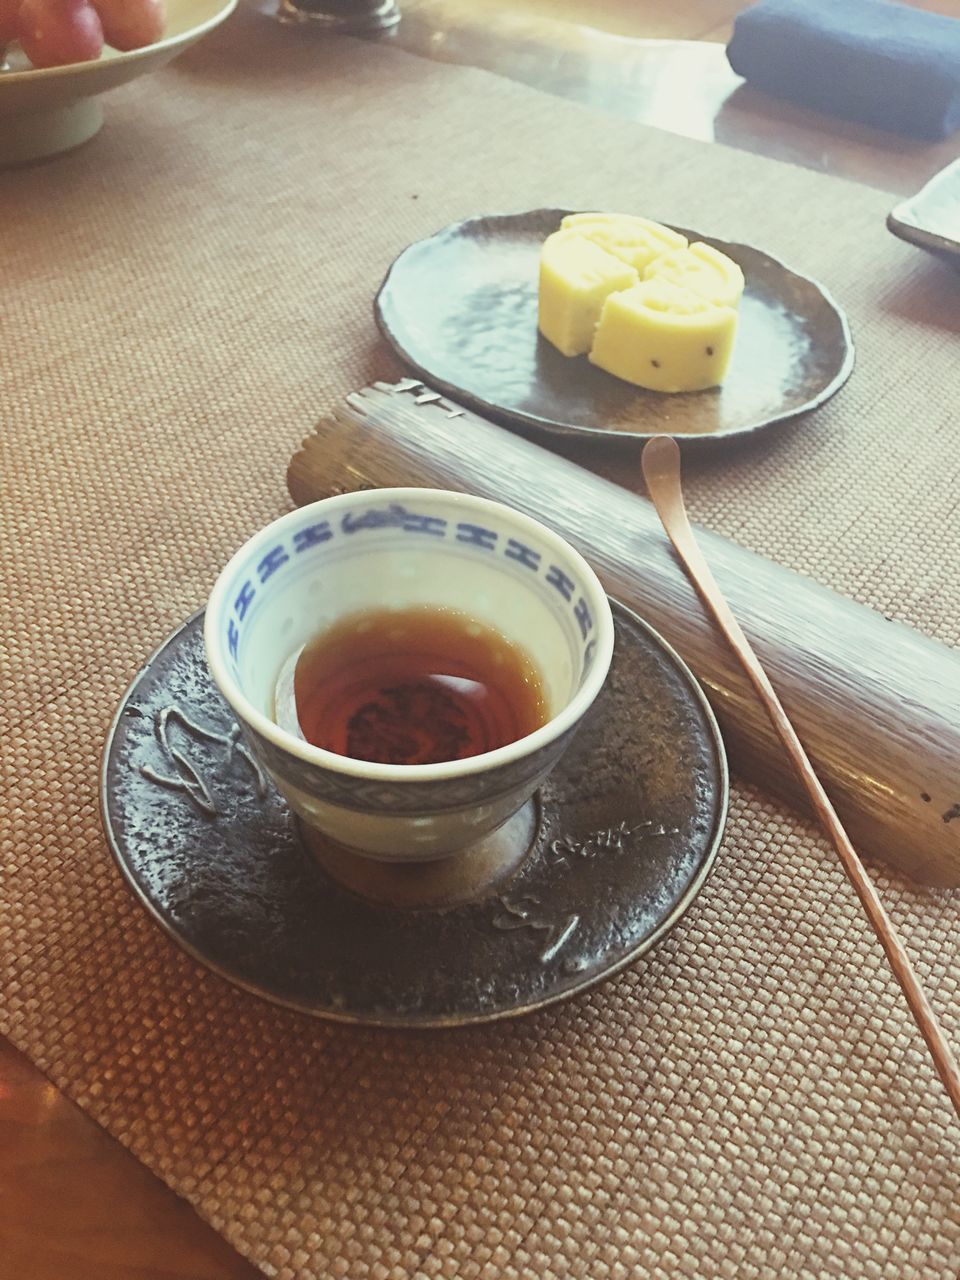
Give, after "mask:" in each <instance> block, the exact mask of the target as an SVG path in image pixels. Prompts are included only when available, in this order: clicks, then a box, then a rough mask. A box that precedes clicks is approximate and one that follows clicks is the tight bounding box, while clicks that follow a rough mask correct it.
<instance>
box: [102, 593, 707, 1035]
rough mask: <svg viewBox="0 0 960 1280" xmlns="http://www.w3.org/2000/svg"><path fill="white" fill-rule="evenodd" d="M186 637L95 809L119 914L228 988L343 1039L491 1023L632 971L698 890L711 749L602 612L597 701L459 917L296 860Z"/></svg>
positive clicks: (295, 841) (657, 674)
mask: <svg viewBox="0 0 960 1280" xmlns="http://www.w3.org/2000/svg"><path fill="white" fill-rule="evenodd" d="M202 617H203V616H202V614H196V615H195V616H194V617H193V618H191V619H190V621H189V622H187V623H186V624H185V625H184V626H183V627H181V628H180V630H178V631H177V632H175V633H174V634H173V635H172V636H171V637H170V639H169V640H167V641H166V643H165V644H164V645H163V646H162V647H161V648H160V649H158V650H157V652H156V653H155V654H154V655H153V657H152V658H151V659H150V660H149V662H148V663H147V665H146V666H145V667H144V668H143V670H142V671H141V672H140V674H139V675H138V676H137V677H136V679H135V680H134V682H133V684H132V685H131V687H130V689H129V690H128V691H127V693H126V695H125V697H124V699H123V701H122V703H121V706H120V708H119V710H118V712H117V716H116V719H115V721H114V724H113V726H112V729H111V731H110V735H109V738H108V740H107V745H106V750H105V753H104V761H103V774H102V782H101V805H102V811H103V822H104V827H105V830H106V833H107V838H108V840H109V843H110V847H111V849H112V851H113V854H114V857H115V858H116V860H117V863H118V865H119V867H120V870H121V871H122V872H123V875H124V876H125V877H126V879H127V881H128V883H129V885H130V887H131V888H132V890H133V892H134V894H135V895H136V896H137V898H139V900H140V902H141V903H142V904H143V905H144V906H145V907H146V909H147V910H148V911H149V912H150V914H151V915H152V916H153V917H154V918H155V919H156V920H157V921H158V922H159V923H160V924H161V925H162V926H163V928H164V929H166V931H167V932H168V933H169V934H170V936H171V937H172V938H173V939H174V940H175V941H176V942H177V943H179V945H180V946H182V947H183V948H184V949H185V950H186V951H188V952H189V953H190V954H191V955H192V956H194V958H195V959H197V960H199V961H200V962H201V963H202V964H205V965H207V966H208V967H209V968H211V969H213V970H214V971H215V972H217V973H219V974H221V975H222V976H223V977H225V978H227V979H229V980H230V981H231V982H234V983H236V984H237V985H238V986H241V987H243V988H245V989H247V990H248V991H252V992H254V993H256V994H257V995H260V996H263V997H265V998H266V999H268V1000H273V1001H275V1002H277V1003H278V1004H283V1005H288V1006H290V1007H291V1008H294V1009H299V1010H302V1011H303V1012H305V1013H310V1014H315V1015H319V1016H322V1017H329V1018H335V1019H339V1020H342V1021H348V1022H363V1023H372V1024H379V1025H391V1026H407V1027H426V1026H452V1025H460V1024H465V1023H470V1022H481V1021H486V1020H490V1019H494V1018H501V1017H507V1016H510V1015H513V1014H519V1013H523V1012H525V1011H527V1010H530V1009H535V1008H538V1007H539V1006H541V1005H545V1004H550V1003H552V1002H553V1001H556V1000H561V999H564V998H565V997H566V996H570V995H573V994H574V993H575V992H577V991H582V990H583V989H584V988H586V987H589V986H591V985H592V984H594V983H595V982H598V981H599V980H600V979H601V978H603V977H605V976H607V975H609V974H611V973H615V972H616V971H617V970H618V969H620V968H622V967H623V966H624V965H626V964H629V963H630V962H631V961H632V960H635V959H636V958H637V957H638V956H640V955H642V954H643V953H644V952H645V951H647V950H648V949H649V948H650V947H652V946H653V945H654V944H655V943H656V942H657V941H658V940H659V939H660V938H662V937H663V936H664V934H665V933H666V932H667V931H668V930H669V929H670V928H671V927H672V926H673V925H674V924H676V922H677V921H678V920H679V919H680V917H681V916H682V915H683V914H684V912H685V911H686V910H687V909H688V907H689V906H690V905H691V903H692V902H693V900H694V898H695V897H696V895H697V893H698V892H699V890H700V888H701V886H702V885H703V883H704V881H705V879H706V877H707V875H708V873H709V871H710V868H711V866H712V864H713V860H714V858H715V856H716V852H717V847H718V845H719V843H720V838H721V835H722V832H723V826H724V821H725V817H726V807H727V766H726V758H725V755H724V751H723V745H722V743H721V740H720V735H719V732H718V730H717V726H716V722H715V720H714V718H713V714H712V712H711V711H710V708H709V706H708V704H707V702H706V700H705V698H704V696H703V694H702V692H701V690H700V688H699V686H698V685H697V684H696V682H695V681H694V679H693V677H692V676H691V674H690V672H689V671H688V670H687V668H686V667H685V666H684V665H683V663H682V662H681V661H680V659H679V658H678V657H677V656H676V654H674V653H673V651H672V650H671V649H669V648H668V647H667V646H666V645H665V644H664V642H663V641H662V640H660V638H659V637H658V636H657V635H656V634H655V633H654V632H653V631H651V630H650V628H649V627H647V626H646V624H645V623H643V622H641V621H640V620H639V619H638V618H637V617H636V616H635V615H634V614H632V613H630V612H629V611H628V610H627V609H625V608H623V607H622V606H621V605H617V604H615V605H614V619H615V623H616V649H615V652H614V659H613V665H612V667H611V670H610V676H609V679H608V681H607V685H606V687H605V689H604V691H603V692H602V693H601V695H600V697H599V698H598V700H597V702H596V704H595V705H594V708H593V710H592V711H591V712H590V714H589V715H588V717H587V719H586V721H585V722H584V724H583V726H582V728H581V730H580V732H579V734H578V735H577V737H576V738H575V739H574V742H573V744H572V746H571V747H570V749H569V750H568V752H567V754H566V755H565V756H564V758H563V760H562V761H561V763H560V764H559V766H558V767H557V769H556V770H555V771H554V772H553V774H551V776H550V778H549V779H548V781H547V783H546V784H545V786H544V787H543V789H542V791H541V793H540V795H539V798H538V803H537V805H536V808H532V810H531V814H528V815H526V816H522V817H521V818H520V819H518V820H517V823H516V831H517V838H518V839H522V840H523V841H524V842H525V843H526V842H527V841H529V842H530V846H529V852H528V853H527V855H526V857H522V856H521V858H520V861H519V865H514V869H512V870H508V872H507V874H506V878H504V879H501V880H500V881H499V882H497V883H496V884H494V885H489V886H488V887H487V888H486V889H484V890H482V891H481V892H479V893H478V894H477V895H476V896H475V897H473V898H472V899H470V900H467V901H460V902H459V903H458V904H456V905H452V906H446V907H442V908H436V907H430V908H427V907H420V908H417V909H411V908H405V907H398V906H396V905H389V904H388V903H386V902H384V901H382V895H381V894H380V893H379V891H378V894H377V898H370V897H365V896H361V895H360V894H359V893H356V892H353V891H352V890H351V889H349V888H347V887H345V884H344V883H342V877H341V878H340V879H337V878H334V875H336V874H337V853H336V851H335V850H329V851H326V854H327V855H329V856H326V855H325V854H324V851H323V850H321V851H320V857H319V860H318V858H317V856H316V852H314V853H311V852H309V851H308V849H307V847H306V845H305V843H304V842H303V841H302V840H301V839H300V834H299V831H298V828H297V827H296V825H295V822H294V820H293V819H292V817H291V815H290V812H289V810H288V809H287V806H286V804H285V803H284V801H283V800H282V799H281V797H280V796H279V795H278V794H277V792H276V791H274V789H273V787H272V785H270V784H269V783H267V782H266V781H265V779H264V778H263V777H262V775H261V773H260V771H259V769H258V768H257V766H256V765H255V764H254V763H253V762H252V759H251V757H250V755H249V754H248V752H247V749H246V747H245V746H244V744H243V741H242V739H240V737H239V732H238V730H237V727H236V725H235V723H234V721H233V719H232V716H231V715H230V712H229V711H228V708H227V706H226V704H225V703H224V701H223V700H222V698H221V696H220V694H219V693H218V691H217V690H216V688H215V687H214V685H213V682H212V681H211V679H210V676H209V675H208V672H207V666H206V660H205V657H204V651H203V627H202ZM518 852H519V854H520V855H522V854H523V848H522V847H521V848H519V850H518ZM353 861H354V862H360V861H363V860H359V859H356V860H353ZM507 861H508V863H512V864H516V863H517V861H518V859H517V857H513V858H512V859H508V860H507ZM504 865H507V864H506V863H505V864H504ZM324 868H329V869H330V870H327V869H324ZM331 870H332V871H333V874H331V873H330V871H331ZM411 874H412V875H413V876H417V875H421V876H422V874H423V869H422V868H412V869H411ZM346 879H347V882H348V883H353V881H351V880H350V876H349V874H348V876H347V877H346ZM400 896H402V895H400ZM378 899H379V900H378Z"/></svg>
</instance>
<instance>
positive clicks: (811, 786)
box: [641, 436, 960, 1118]
mask: <svg viewBox="0 0 960 1280" xmlns="http://www.w3.org/2000/svg"><path fill="white" fill-rule="evenodd" d="M641 466H642V468H643V478H644V480H645V481H646V482H647V492H648V493H649V494H650V497H651V498H652V499H653V505H654V506H655V507H656V509H657V514H658V515H659V516H660V520H661V522H662V524H663V527H664V529H665V530H666V532H667V536H668V537H669V539H670V541H671V542H672V543H673V546H674V549H675V550H676V553H677V555H678V556H679V557H680V559H681V560H682V561H683V564H684V566H685V567H686V570H687V573H688V574H689V575H690V580H691V581H692V582H693V585H694V586H695V587H696V589H697V591H698V592H699V593H700V596H701V598H702V599H703V602H704V604H705V605H706V606H707V608H708V609H709V611H710V613H711V614H712V615H713V617H714V619H715V620H716V623H717V626H718V627H719V628H720V630H721V631H722V632H723V634H724V636H725V637H726V640H727V643H728V644H729V645H730V648H731V649H732V650H733V652H734V654H735V655H736V657H737V660H738V661H739V663H740V665H741V666H742V667H743V669H744V671H745V672H746V673H747V677H748V678H749V680H750V683H751V684H752V685H753V687H754V689H755V690H756V692H757V696H758V697H759V698H760V701H761V702H762V703H763V706H764V709H765V711H766V713H767V715H768V716H769V717H770V720H771V722H772V724H773V727H774V729H775V730H776V732H777V736H778V737H779V738H780V741H781V742H782V743H783V745H784V747H785V748H786V751H787V755H788V756H789V757H790V761H791V763H792V765H793V767H794V769H795V770H796V772H797V774H798V776H799V777H800V780H801V782H802V783H803V786H804V788H805V789H806V791H807V794H808V795H809V797H810V802H811V804H812V805H813V808H814V811H815V813H816V815H817V818H818V819H819V821H820V823H821V825H822V826H823V828H824V830H825V831H826V833H827V835H829V837H830V839H831V840H832V842H833V846H834V848H835V849H836V851H837V854H838V855H839V858H840V861H841V863H842V864H843V869H844V871H845V872H846V873H847V876H848V878H849V880H850V882H851V884H852V885H853V887H854V889H855V890H856V894H857V897H858V898H859V899H860V902H861V904H862V906H863V909H864V911H865V912H866V913H867V919H868V920H869V921H870V924H871V926H872V927H873V931H874V932H875V933H876V935H877V937H878V939H879V940H880V945H881V946H882V947H883V950H884V952H885V953H886V956H887V959H888V960H889V962H890V968H891V969H892V970H893V973H894V977H895V978H896V979H897V981H898V982H899V984H900V989H901V991H902V992H903V994H904V996H905V997H906V1001H907V1004H908V1005H909V1006H910V1012H911V1013H912V1014H913V1017H914V1020H915V1022H916V1024H917V1026H918V1028H919V1029H920V1034H921V1035H922V1036H923V1038H924V1040H925V1041H926V1043H927V1048H928V1049H929V1050H930V1055H931V1057H932V1058H933V1062H934V1066H935V1067H936V1069H937V1074H938V1075H939V1077H940V1079H941V1080H942V1081H943V1086H944V1088H945V1089H946V1091H947V1093H948V1094H949V1096H950V1101H951V1102H952V1103H953V1106H954V1110H955V1111H956V1113H957V1116H958V1118H960V1067H958V1065H957V1060H956V1058H955V1057H954V1055H953V1052H952V1050H951V1048H950V1046H949V1045H948V1044H947V1040H946V1037H945V1036H944V1034H943V1031H942V1030H941V1028H940V1025H939V1023H938V1022H937V1017H936V1014H935V1013H934V1012H933V1009H931V1007H930V1004H929V1002H928V1000H927V997H926V995H925V994H924V991H923V988H922V987H921V985H920V982H919V980H918V978H917V975H916V974H915V973H914V970H913V965H912V964H911V963H910V957H909V956H908V955H907V952H906V949H905V948H904V946H903V943H902V942H901V941H900V938H899V935H898V934H897V931H896V928H895V927H894V924H893V921H892V920H891V919H890V917H889V916H888V915H887V913H886V910H885V908H884V906H883V903H882V902H881V901H880V897H879V895H878V893H877V891H876V889H875V888H874V887H873V882H872V881H871V879H870V877H869V876H868V875H867V872H866V870H865V869H864V866H863V863H862V862H861V861H860V857H859V855H858V853H857V851H856V849H854V847H853V844H852V843H851V841H850V837H849V836H848V835H847V833H846V831H845V829H844V826H843V823H842V822H841V821H840V819H839V818H838V817H837V812H836V810H835V809H834V807H833V805H832V804H831V803H830V797H829V796H828V795H827V793H826V791H825V790H824V789H823V785H822V783H821V782H820V779H819V778H818V776H817V774H816V772H815V770H814V768H813V765H812V764H811V763H810V760H809V758H808V756H807V753H806V751H805V750H804V749H803V744H802V743H801V741H800V739H799V738H798V737H797V734H796V731H795V729H794V727H793V725H792V724H791V722H790V718H789V717H788V715H787V713H786V712H785V711H784V709H783V706H782V704H781V702H780V699H779V698H778V697H777V693H776V690H775V689H774V687H773V685H772V684H771V683H770V680H769V679H768V677H767V673H766V671H764V669H763V667H762V666H761V664H760V661H759V659H758V658H757V655H756V654H755V653H754V651H753V648H752V647H751V645H750V641H749V640H748V639H747V637H746V636H745V635H744V633H743V629H742V628H741V626H740V624H739V622H738V621H737V619H736V618H735V617H734V615H733V611H732V610H731V608H730V606H729V605H728V604H727V602H726V599H725V598H724V596H723V593H722V592H721V590H720V588H719V587H718V586H717V583H716V580H715V578H714V576H713V574H712V573H711V571H710V566H709V565H708V564H707V561H706V557H705V556H704V555H703V552H702V551H701V550H700V547H699V545H698V544H697V540H696V538H695V537H694V536H693V529H692V528H691V527H690V521H689V520H688V519H687V511H686V507H685V506H684V502H683V490H682V488H681V485H680V448H679V446H678V445H677V442H676V440H674V439H673V437H672V436H657V437H656V438H655V439H653V440H651V441H650V442H649V443H648V444H647V445H645V447H644V450H643V455H642V457H641Z"/></svg>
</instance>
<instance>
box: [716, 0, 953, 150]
mask: <svg viewBox="0 0 960 1280" xmlns="http://www.w3.org/2000/svg"><path fill="white" fill-rule="evenodd" d="M727 57H728V59H729V60H730V65H731V67H733V69H734V71H736V73H737V74H738V75H741V76H743V77H744V79H745V80H748V81H749V82H750V84H752V85H755V86H756V87H757V88H758V89H763V90H765V91H766V92H767V93H771V94H773V95H774V96H776V97H779V98H787V99H789V100H790V101H791V102H798V103H801V104H802V105H804V106H810V107H815V108H816V109H817V110H818V111H825V112H827V113H829V114H830V115H836V116H843V117H845V118H846V119H849V120H859V121H861V122H863V123H864V124H871V125H875V126H876V127H877V128H880V129H889V130H891V131H893V132H895V133H903V134H908V135H909V136H911V137H915V138H930V139H934V138H946V137H947V136H948V135H949V134H950V133H952V132H953V130H954V129H958V128H960V21H958V19H956V18H947V17H944V16H942V15H941V14H937V13H926V12H924V11H923V10H920V9H910V8H908V7H907V6H906V5H902V4H893V3H888V2H887V0H760V3H759V4H757V5H755V6H754V7H753V8H751V9H746V10H744V12H743V13H740V14H738V15H737V20H736V22H735V24H734V28H733V36H732V38H731V40H730V43H729V44H728V45H727Z"/></svg>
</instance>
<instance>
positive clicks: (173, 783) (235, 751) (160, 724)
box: [140, 706, 267, 818]
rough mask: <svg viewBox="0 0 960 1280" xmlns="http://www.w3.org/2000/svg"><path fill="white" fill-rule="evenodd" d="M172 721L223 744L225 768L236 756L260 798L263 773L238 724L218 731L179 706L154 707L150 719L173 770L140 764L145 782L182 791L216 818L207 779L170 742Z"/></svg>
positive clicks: (200, 737) (197, 736)
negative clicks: (165, 771)
mask: <svg viewBox="0 0 960 1280" xmlns="http://www.w3.org/2000/svg"><path fill="white" fill-rule="evenodd" d="M174 724H178V725H179V726H180V727H181V729H183V730H184V732H185V733H187V734H190V735H192V736H193V737H194V738H195V739H197V740H198V741H203V742H217V743H220V745H221V746H223V747H225V748H226V759H225V766H226V767H227V768H229V767H230V765H232V764H233V761H234V758H235V757H236V756H239V757H240V758H241V759H242V760H243V761H245V763H246V764H247V765H248V766H249V767H250V769H251V770H252V772H253V776H254V781H255V784H256V788H257V795H258V796H260V797H261V798H262V797H263V796H265V795H266V794H267V779H266V775H265V774H264V772H263V770H262V769H261V768H260V765H259V764H258V763H257V761H256V759H255V758H254V756H253V755H252V754H251V753H250V749H249V748H248V747H247V745H246V743H245V742H244V741H243V740H242V738H241V737H240V726H239V725H234V726H233V728H232V729H230V731H229V732H228V733H218V732H216V730H214V729H207V728H204V726H203V725H199V724H197V723H196V721H194V720H191V719H190V717H189V716H188V715H187V714H186V713H185V712H183V711H181V710H180V708H179V707H175V706H168V707H164V708H163V709H162V710H161V711H158V712H157V716H156V720H155V722H154V732H155V733H156V737H157V741H158V742H159V743H160V745H161V747H162V748H163V750H164V752H165V753H166V755H167V758H168V759H169V760H170V761H171V763H172V764H173V767H174V770H175V773H173V774H162V773H157V771H156V770H155V769H153V768H152V767H151V766H150V765H148V764H143V765H141V766H140V773H141V774H142V775H143V777H144V778H146V779H147V781H148V782H153V783H156V785H157V786H158V787H165V788H166V789H167V790H168V791H182V792H183V793H184V795H186V796H187V797H188V798H189V799H190V800H192V801H193V803H194V804H195V805H196V806H197V808H198V809H199V810H200V812H201V813H203V814H206V816H207V817H208V818H216V817H217V816H218V815H219V814H220V813H221V810H220V808H218V806H217V804H216V801H215V800H214V798H213V793H212V792H211V790H210V787H209V785H208V783H207V780H206V779H205V778H204V777H203V775H202V774H201V773H200V771H199V770H198V769H197V767H196V766H195V765H194V763H193V761H192V760H191V759H190V758H189V756H187V755H185V754H184V752H183V751H181V750H180V748H179V747H176V746H174V744H173V743H172V742H171V741H170V728H171V726H172V725H174Z"/></svg>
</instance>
